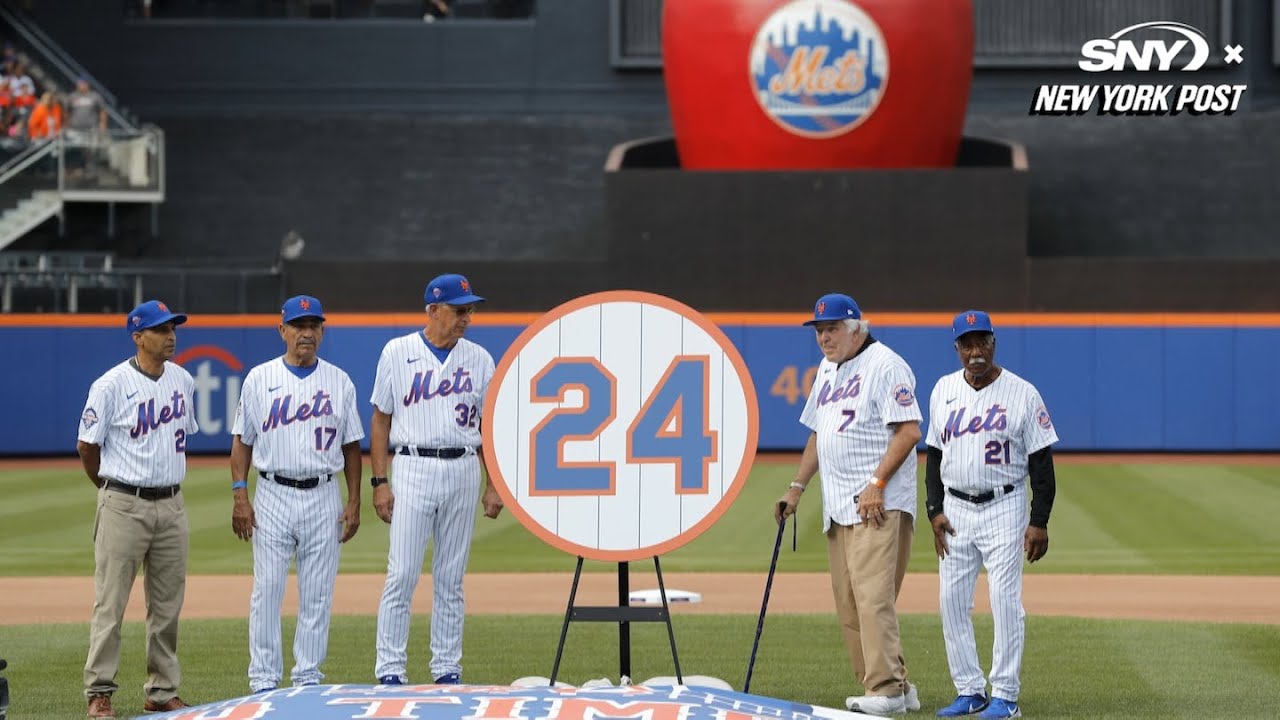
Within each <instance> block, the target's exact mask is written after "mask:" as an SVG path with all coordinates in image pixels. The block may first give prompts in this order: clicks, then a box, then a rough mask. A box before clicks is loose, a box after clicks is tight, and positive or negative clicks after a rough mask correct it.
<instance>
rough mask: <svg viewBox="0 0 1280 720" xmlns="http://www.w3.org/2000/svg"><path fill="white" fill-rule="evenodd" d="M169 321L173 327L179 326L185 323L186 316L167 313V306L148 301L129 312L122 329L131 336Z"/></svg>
mask: <svg viewBox="0 0 1280 720" xmlns="http://www.w3.org/2000/svg"><path fill="white" fill-rule="evenodd" d="M170 320H172V321H173V324H174V325H181V324H182V323H184V322H186V321H187V316H186V315H183V314H181V313H174V312H169V306H168V305H165V304H164V303H162V302H160V301H159V300H148V301H146V302H144V303H142V304H141V305H139V306H138V307H136V308H134V309H133V310H132V311H130V313H129V317H128V319H126V320H125V322H124V329H125V330H127V331H129V334H130V335H132V334H133V333H136V332H139V331H141V330H146V329H147V328H153V327H155V326H157V325H163V324H165V323H167V322H169V321H170Z"/></svg>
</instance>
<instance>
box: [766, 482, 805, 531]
mask: <svg viewBox="0 0 1280 720" xmlns="http://www.w3.org/2000/svg"><path fill="white" fill-rule="evenodd" d="M800 494H801V491H800V490H799V489H797V488H790V489H788V490H787V491H786V492H785V493H783V494H782V497H780V498H778V502H776V503H774V504H773V520H774V522H776V523H778V524H779V525H781V524H782V521H783V520H786V519H787V518H789V517H791V516H792V515H795V514H796V508H797V507H799V506H800Z"/></svg>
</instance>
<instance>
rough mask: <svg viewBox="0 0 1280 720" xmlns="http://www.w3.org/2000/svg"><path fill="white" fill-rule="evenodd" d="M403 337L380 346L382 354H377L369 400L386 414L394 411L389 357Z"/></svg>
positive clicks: (393, 393)
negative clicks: (375, 370) (375, 369)
mask: <svg viewBox="0 0 1280 720" xmlns="http://www.w3.org/2000/svg"><path fill="white" fill-rule="evenodd" d="M403 339H404V338H396V339H395V340H392V341H391V342H388V343H387V344H386V345H385V346H384V347H383V348H382V354H381V355H379V356H378V370H377V372H376V374H375V375H374V378H373V396H372V397H371V398H370V400H371V401H372V402H373V406H374V407H375V408H377V409H378V410H379V411H381V412H382V413H384V414H386V415H391V414H393V413H395V402H396V400H395V390H394V389H393V388H392V387H391V384H392V381H393V379H394V378H393V373H392V372H391V358H392V356H393V355H394V354H395V353H396V350H395V348H396V346H397V345H398V344H400V342H401V341H402V340H403Z"/></svg>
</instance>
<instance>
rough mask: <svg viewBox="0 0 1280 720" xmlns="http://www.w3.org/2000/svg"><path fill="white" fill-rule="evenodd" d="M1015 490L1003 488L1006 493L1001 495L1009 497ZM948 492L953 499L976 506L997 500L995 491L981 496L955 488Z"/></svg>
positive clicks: (1007, 487) (949, 489)
mask: <svg viewBox="0 0 1280 720" xmlns="http://www.w3.org/2000/svg"><path fill="white" fill-rule="evenodd" d="M1013 488H1014V486H1013V485H1005V486H1004V487H1003V488H1001V490H1004V492H1002V493H1000V494H1001V495H1008V494H1009V493H1011V492H1013ZM947 492H949V493H951V496H952V497H958V498H960V499H961V500H968V501H969V502H971V503H973V504H974V505H981V504H983V503H989V502H991V501H992V500H995V499H996V491H995V490H991V491H989V492H984V493H982V494H981V495H970V494H969V493H967V492H963V491H961V490H956V489H955V488H947Z"/></svg>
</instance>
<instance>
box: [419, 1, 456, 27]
mask: <svg viewBox="0 0 1280 720" xmlns="http://www.w3.org/2000/svg"><path fill="white" fill-rule="evenodd" d="M450 2H452V0H426V2H425V5H426V8H427V12H426V13H425V14H424V15H423V16H422V19H423V21H425V22H435V21H436V20H443V19H444V18H447V17H449V3H450Z"/></svg>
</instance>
